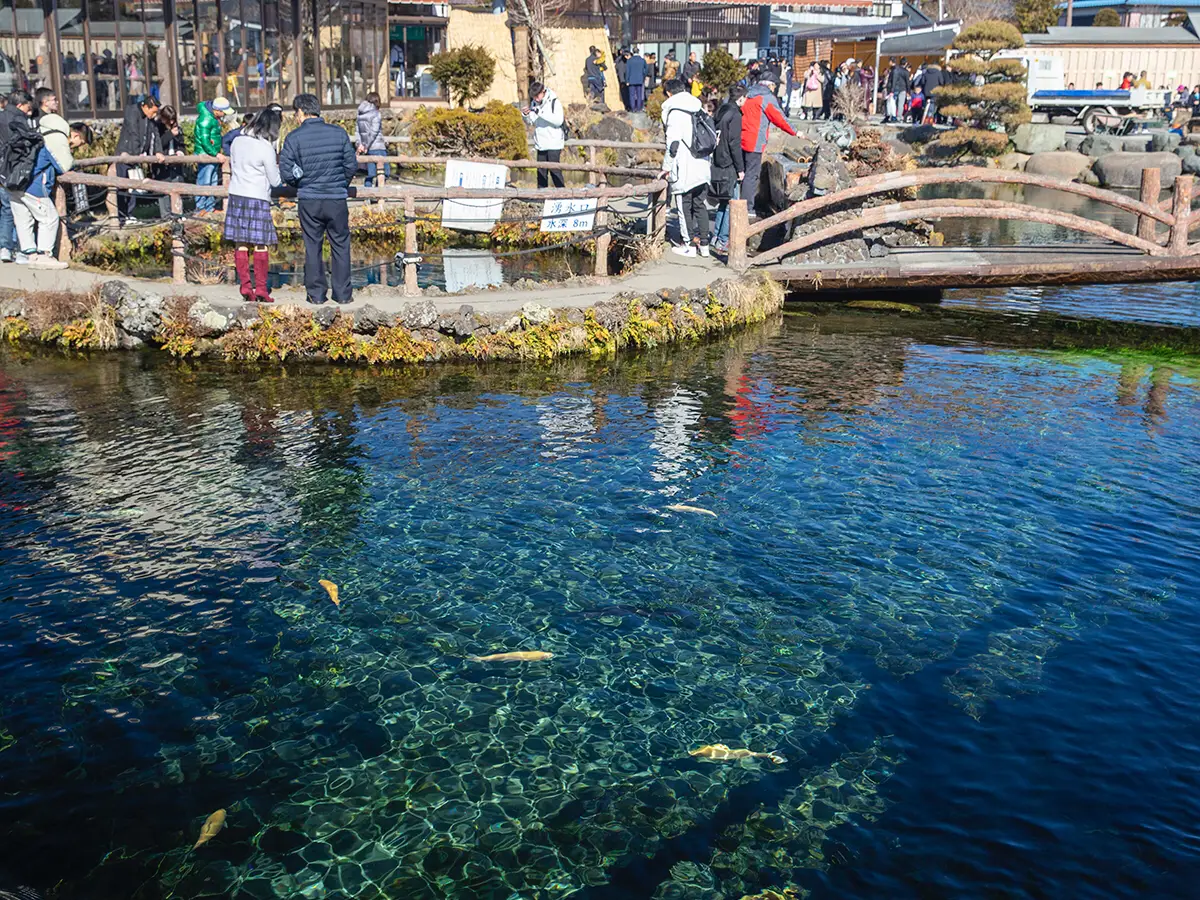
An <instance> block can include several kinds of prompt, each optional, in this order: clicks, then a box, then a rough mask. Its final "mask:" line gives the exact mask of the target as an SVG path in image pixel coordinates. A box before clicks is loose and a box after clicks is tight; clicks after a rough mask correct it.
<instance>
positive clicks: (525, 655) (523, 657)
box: [467, 650, 554, 662]
mask: <svg viewBox="0 0 1200 900" xmlns="http://www.w3.org/2000/svg"><path fill="white" fill-rule="evenodd" d="M467 658H468V659H469V660H471V662H538V661H540V660H543V659H553V658H554V654H553V653H547V652H546V651H545V650H518V651H516V652H514V653H493V654H492V655H491V656H469V657H467Z"/></svg>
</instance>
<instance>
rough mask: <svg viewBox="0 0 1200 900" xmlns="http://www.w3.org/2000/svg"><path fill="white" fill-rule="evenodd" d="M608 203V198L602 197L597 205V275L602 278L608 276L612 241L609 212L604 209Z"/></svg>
mask: <svg viewBox="0 0 1200 900" xmlns="http://www.w3.org/2000/svg"><path fill="white" fill-rule="evenodd" d="M607 202H608V201H607V198H604V197H601V198H600V200H599V201H598V202H597V204H596V228H597V230H598V231H599V232H600V233H599V234H597V235H596V269H595V273H596V274H597V275H600V276H606V275H608V245H609V243H610V242H611V241H612V235H610V234H609V233H608V210H607V209H605V208H604V205H605V203H607Z"/></svg>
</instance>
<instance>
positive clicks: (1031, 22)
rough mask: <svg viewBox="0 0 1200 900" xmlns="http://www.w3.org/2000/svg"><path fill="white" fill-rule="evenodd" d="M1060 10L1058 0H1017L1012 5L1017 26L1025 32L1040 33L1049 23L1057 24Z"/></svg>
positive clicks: (1060, 5)
mask: <svg viewBox="0 0 1200 900" xmlns="http://www.w3.org/2000/svg"><path fill="white" fill-rule="evenodd" d="M1061 11H1062V4H1060V3H1059V0H1017V2H1016V3H1015V4H1014V5H1013V15H1014V17H1015V18H1016V20H1017V26H1018V27H1019V28H1020V29H1021V31H1023V32H1024V33H1025V34H1041V33H1042V32H1044V31H1045V30H1046V29H1047V28H1049V27H1050V26H1051V25H1057V24H1058V14H1059V13H1060V12H1061Z"/></svg>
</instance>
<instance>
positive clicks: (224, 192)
mask: <svg viewBox="0 0 1200 900" xmlns="http://www.w3.org/2000/svg"><path fill="white" fill-rule="evenodd" d="M58 180H59V181H62V182H64V183H65V184H86V185H90V186H92V187H107V188H116V189H118V190H121V189H125V190H137V191H145V192H147V193H151V194H168V195H170V194H180V195H182V196H187V197H227V196H228V195H229V188H228V187H227V186H226V185H219V184H218V185H211V186H209V185H199V184H191V183H190V182H186V181H155V180H154V179H152V178H145V179H142V178H120V177H118V176H116V175H93V174H91V173H89V172H76V171H74V170H72V171H70V172H64V173H63V174H62V175H60V176H59V177H58ZM666 187H667V182H666V181H663V180H661V179H655V180H654V181H648V182H646V183H645V184H630V185H625V186H623V187H602V186H599V185H590V184H582V185H579V186H578V187H569V188H568V187H563V188H488V189H482V190H476V189H474V188H447V187H438V186H436V185H430V186H429V187H417V186H404V187H388V186H386V185H385V186H384V187H381V188H365V187H360V188H353V187H352V188H351V191H352V196H354V197H362V198H364V199H378V200H403V199H405V198H406V197H412V198H413V199H415V200H532V201H535V202H536V201H539V200H588V199H592V198H598V199H601V200H619V199H625V198H629V197H643V196H650V195H652V194H656V193H658V192H659V191H661V190H663V189H664V188H666Z"/></svg>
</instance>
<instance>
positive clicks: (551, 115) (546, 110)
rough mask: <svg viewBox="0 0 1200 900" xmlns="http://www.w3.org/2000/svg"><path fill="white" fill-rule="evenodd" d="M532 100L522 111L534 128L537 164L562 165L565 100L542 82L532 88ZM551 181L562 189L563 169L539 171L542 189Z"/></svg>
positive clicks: (538, 176)
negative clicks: (563, 102) (559, 163)
mask: <svg viewBox="0 0 1200 900" xmlns="http://www.w3.org/2000/svg"><path fill="white" fill-rule="evenodd" d="M529 101H530V102H529V106H527V107H526V108H525V109H523V110H521V111H522V112H523V113H524V114H525V121H527V122H528V123H529V124H530V125H532V126H533V149H534V150H536V151H537V158H538V162H554V163H556V162H559V161H560V160H562V151H563V147H565V146H566V143H567V135H566V132H565V131H564V130H563V105H562V101H561V100H559V99H558V95H557V94H555V93H554V91H552V90H550V88H548V87H546V86H545V85H544V84H542V83H541V82H540V81H535V82H534V83H533V84H531V85H530V86H529ZM551 178H553V179H554V186H555V187H562V186H563V176H562V170H561V169H538V173H537V184H538V187H539V188H544V187H549V185H550V179H551Z"/></svg>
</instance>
